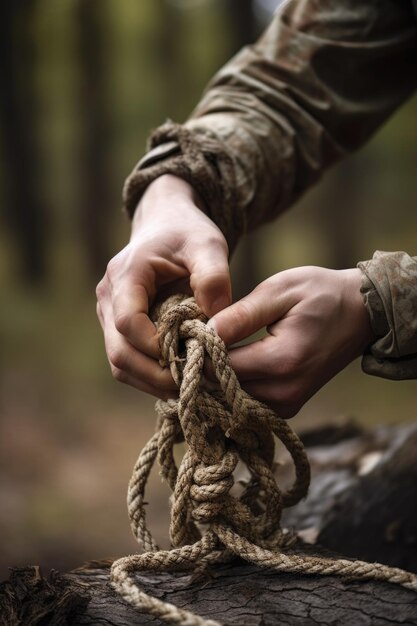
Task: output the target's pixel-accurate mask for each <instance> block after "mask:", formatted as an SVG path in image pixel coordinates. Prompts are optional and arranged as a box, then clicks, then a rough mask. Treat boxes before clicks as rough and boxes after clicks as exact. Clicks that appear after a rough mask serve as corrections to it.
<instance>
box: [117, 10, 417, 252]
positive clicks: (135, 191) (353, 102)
mask: <svg viewBox="0 0 417 626" xmlns="http://www.w3.org/2000/svg"><path fill="white" fill-rule="evenodd" d="M415 53H416V22H415V17H414V15H413V13H412V6H411V2H406V1H403V2H392V1H391V0H384V1H383V2H382V3H381V2H380V1H379V0H378V2H377V1H376V0H374V1H370V2H367V3H364V4H363V5H360V4H359V3H357V2H356V1H355V2H354V1H353V0H339V2H338V3H336V2H334V0H331V1H330V0H323V1H322V2H320V3H312V2H307V0H298V1H297V0H293V1H292V2H289V3H287V4H286V5H285V8H284V9H283V10H281V11H280V12H279V13H278V14H277V15H276V17H275V18H274V21H273V22H272V24H271V26H270V27H269V29H268V30H267V31H266V33H265V34H264V36H263V37H262V38H261V39H260V40H259V42H258V43H257V44H256V45H255V46H252V47H249V48H245V49H244V50H242V51H241V52H240V53H239V54H238V55H237V56H236V57H235V58H234V59H232V60H231V61H230V62H229V63H228V64H227V65H226V66H225V67H224V68H223V69H222V70H221V71H220V72H219V73H218V74H217V76H216V77H215V78H214V79H213V81H212V83H211V84H210V85H209V87H208V90H207V91H206V93H205V95H204V97H203V98H202V100H201V102H200V103H199V105H198V106H197V108H196V109H195V111H194V113H193V114H192V116H191V117H190V119H189V120H188V122H187V123H186V124H185V125H183V126H175V125H172V126H168V127H167V126H165V127H161V129H158V131H156V134H154V135H153V137H152V140H151V145H150V147H151V148H153V150H151V152H150V153H149V154H148V155H147V156H146V157H145V159H144V160H143V161H142V162H141V163H140V164H139V167H138V168H136V169H135V170H134V172H133V173H132V175H131V176H130V177H129V179H128V181H127V184H126V188H125V200H126V205H127V208H128V210H129V212H130V213H133V211H134V209H135V206H136V203H137V200H138V198H139V197H140V194H141V192H142V190H143V188H144V187H145V186H146V184H147V183H148V182H149V180H152V179H153V178H155V177H156V176H158V175H160V174H161V173H164V172H170V173H172V174H175V175H177V176H180V177H181V178H185V179H186V180H187V181H188V182H190V183H191V184H192V185H193V186H195V187H196V189H197V190H198V191H199V193H200V195H201V196H202V198H203V201H204V204H205V206H206V211H207V213H208V214H209V216H210V217H211V218H212V219H213V220H214V221H215V222H216V223H217V224H218V225H219V227H220V228H221V230H222V231H223V233H224V234H225V235H226V238H227V240H228V242H229V245H231V247H233V245H234V243H235V241H236V240H237V238H238V237H239V235H240V234H241V232H243V231H244V230H246V229H251V228H253V227H254V226H256V225H257V224H258V223H261V222H263V221H265V220H268V219H270V218H272V217H274V216H276V215H278V214H279V213H280V212H281V211H283V210H284V209H286V208H287V207H288V206H290V205H291V204H292V203H293V202H294V201H295V200H296V199H297V198H298V197H299V196H300V195H301V194H302V193H303V192H304V191H305V190H306V189H307V188H308V187H309V186H311V185H312V184H313V183H314V182H315V181H316V180H317V178H318V177H319V176H320V175H321V173H322V172H323V171H324V170H325V169H326V168H327V167H329V166H330V165H331V164H332V163H334V162H335V161H336V160H338V159H340V158H341V157H343V156H344V155H346V154H347V153H349V152H351V151H352V150H354V149H356V148H357V147H359V146H360V145H362V144H363V143H364V142H365V141H366V140H367V139H368V138H369V136H370V135H371V134H372V133H373V131H374V130H375V129H376V128H377V127H379V126H380V125H381V124H382V122H383V121H384V120H385V119H386V118H387V117H388V116H389V115H390V114H391V112H392V111H393V110H394V109H395V108H396V107H398V106H399V104H400V103H401V102H402V101H403V100H404V99H405V98H406V97H407V96H408V95H409V94H410V93H411V92H412V91H413V89H414V88H415V84H416V73H415V60H414V59H415ZM156 146H158V147H157V148H156V150H155V147H156Z"/></svg>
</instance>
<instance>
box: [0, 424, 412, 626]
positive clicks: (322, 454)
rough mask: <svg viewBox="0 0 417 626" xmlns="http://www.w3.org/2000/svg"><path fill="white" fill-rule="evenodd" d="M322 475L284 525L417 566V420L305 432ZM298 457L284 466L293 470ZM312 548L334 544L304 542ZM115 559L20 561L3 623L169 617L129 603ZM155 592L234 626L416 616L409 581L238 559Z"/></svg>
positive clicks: (148, 582) (341, 547) (0, 610)
mask: <svg viewBox="0 0 417 626" xmlns="http://www.w3.org/2000/svg"><path fill="white" fill-rule="evenodd" d="M303 439H304V442H305V444H306V446H307V448H308V451H309V456H310V460H311V465H312V470H313V479H312V488H311V490H310V493H309V496H308V498H307V499H306V500H305V501H304V502H303V503H301V504H300V505H298V506H297V507H295V508H294V510H290V511H289V512H288V513H287V514H286V516H285V518H286V519H285V520H284V525H286V526H288V525H291V526H293V527H295V528H297V529H299V530H300V532H301V534H304V536H305V538H306V539H308V540H310V541H314V539H315V538H317V537H319V540H320V543H321V544H322V545H324V546H328V547H329V546H331V547H332V549H333V550H336V551H337V552H338V553H342V554H345V555H350V556H354V557H357V558H362V559H363V558H365V559H368V560H371V561H372V560H378V561H380V562H383V563H387V564H389V565H396V566H400V567H404V568H407V569H408V570H410V571H414V572H417V550H416V549H415V548H416V545H415V544H416V538H417V521H416V520H417V515H416V513H417V498H416V495H417V480H416V479H417V475H416V474H417V469H416V467H415V458H416V451H417V427H416V426H408V427H404V426H403V427H397V428H394V427H383V428H379V429H376V430H375V431H373V432H363V431H362V430H361V429H360V428H358V427H357V426H356V425H354V424H351V423H348V424H345V425H344V426H342V427H334V426H329V427H326V428H321V429H315V430H314V431H310V432H309V433H305V434H304V437H303ZM289 465H290V464H289V462H288V464H287V463H286V462H285V461H284V462H283V463H282V464H281V466H280V469H279V472H280V474H281V480H284V481H285V480H286V479H287V478H289V475H288V476H287V473H288V474H289ZM305 550H306V551H307V552H309V553H311V552H313V553H314V554H323V553H325V554H327V555H328V551H327V550H326V548H323V547H318V546H309V545H306V546H305ZM109 566H110V562H109V561H101V562H91V563H89V564H87V565H85V566H83V567H82V568H80V569H78V570H75V571H73V572H70V573H69V574H63V575H61V574H58V573H56V572H52V573H51V574H50V576H49V578H48V579H46V578H43V577H42V575H41V573H40V571H39V568H36V567H28V568H25V569H19V570H14V571H12V573H11V576H10V580H9V581H7V582H5V583H2V585H1V586H0V616H1V617H0V624H2V625H4V626H6V624H7V626H15V625H17V624H24V625H26V624H30V625H32V624H33V625H37V624H38V625H41V624H49V625H51V626H53V625H55V624H56V625H58V624H59V625H66V624H77V625H78V624H79V625H83V624H86V625H87V624H107V625H108V626H112V625H114V626H121V625H123V626H126V625H127V626H130V625H132V626H133V625H137V624H149V623H155V624H160V623H161V622H159V621H158V620H157V619H156V618H152V617H150V616H149V615H147V614H144V613H142V612H140V611H137V610H136V609H134V608H133V607H130V606H129V605H127V604H126V603H124V602H123V601H122V600H121V599H120V597H119V596H118V595H117V594H116V593H115V592H114V591H113V590H112V588H111V587H110V585H109V584H108V583H109ZM136 580H137V582H138V584H139V586H141V587H142V588H143V589H144V590H145V591H146V592H148V593H151V594H153V595H154V596H156V597H158V598H162V599H164V600H165V601H169V602H173V603H174V604H176V605H178V606H181V607H187V608H189V609H190V610H192V611H194V612H196V613H197V614H199V615H202V616H205V617H209V618H212V619H215V620H218V621H219V622H221V623H222V624H224V625H229V624H230V625H231V624H239V625H244V626H261V625H262V626H269V625H271V626H272V625H276V624H279V625H287V624H288V625H303V626H304V625H307V626H308V625H310V624H311V625H313V624H314V625H317V624H321V625H326V624H332V626H337V625H340V626H342V625H343V626H346V625H347V626H350V625H352V626H360V625H375V626H381V625H384V624H387V625H388V624H403V625H404V624H415V625H417V594H415V593H414V592H412V591H408V590H406V589H404V588H402V587H400V586H397V585H393V584H388V583H383V582H377V581H366V582H358V581H352V580H347V579H341V578H338V577H335V576H331V577H330V576H300V575H299V574H282V573H277V572H275V571H273V570H262V569H260V568H258V567H255V566H253V565H250V564H247V563H243V562H242V561H239V560H236V561H235V562H234V563H231V564H228V565H223V566H218V567H216V568H215V569H213V570H212V571H211V572H209V574H208V575H207V577H206V578H205V579H201V578H200V579H198V580H190V577H189V575H186V574H180V575H178V574H175V575H174V574H164V573H163V574H155V573H141V574H140V575H136Z"/></svg>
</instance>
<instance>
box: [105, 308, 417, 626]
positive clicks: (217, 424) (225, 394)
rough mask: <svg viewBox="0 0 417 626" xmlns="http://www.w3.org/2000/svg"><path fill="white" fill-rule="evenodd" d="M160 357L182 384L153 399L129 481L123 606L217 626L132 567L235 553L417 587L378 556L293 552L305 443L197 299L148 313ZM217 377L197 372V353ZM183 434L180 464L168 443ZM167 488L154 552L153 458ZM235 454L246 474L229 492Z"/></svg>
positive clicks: (194, 562) (199, 564)
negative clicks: (246, 384)
mask: <svg viewBox="0 0 417 626" xmlns="http://www.w3.org/2000/svg"><path fill="white" fill-rule="evenodd" d="M154 321H155V323H156V324H157V326H158V332H159V335H160V345H161V353H162V359H161V364H162V365H164V366H169V367H170V369H171V373H172V376H173V378H174V380H175V382H176V384H177V386H178V388H179V399H178V400H168V402H163V401H161V400H158V401H157V403H156V411H157V413H158V422H157V428H156V432H155V434H154V435H153V437H152V438H151V439H150V440H149V442H148V443H147V444H146V446H145V447H144V449H143V450H142V452H141V453H140V455H139V458H138V460H137V462H136V465H135V467H134V470H133V475H132V478H131V480H130V483H129V489H128V510H129V516H130V520H131V527H132V531H133V533H134V535H135V537H136V538H137V540H138V542H139V543H140V544H141V545H142V547H143V550H144V552H143V553H142V554H135V555H132V556H127V557H125V558H122V559H119V560H118V561H115V562H114V563H113V566H112V568H111V582H112V585H113V587H114V588H115V590H116V591H117V592H118V593H119V594H120V595H121V596H122V597H123V598H124V599H125V600H126V601H127V602H129V603H130V604H132V605H133V606H135V607H137V608H138V609H141V610H143V611H146V612H147V613H149V614H151V615H154V616H156V617H159V618H160V619H162V620H164V621H165V622H166V623H168V624H178V625H181V626H220V625H219V623H218V622H215V621H213V620H207V619H203V618H201V617H199V616H197V615H194V614H193V613H191V612H189V611H187V610H184V609H180V608H178V607H176V606H174V605H172V604H169V603H166V602H162V601H161V600H158V599H157V598H154V597H152V596H150V595H148V594H146V593H145V592H144V591H142V590H141V589H140V588H139V587H138V586H137V584H136V582H135V580H134V578H133V577H132V575H133V574H134V573H135V572H137V571H144V570H154V571H173V570H192V571H193V572H194V573H195V574H199V573H201V572H203V571H204V570H205V568H207V567H208V566H209V565H212V564H214V563H220V562H227V561H229V560H231V559H232V558H234V557H235V556H239V557H241V558H243V559H245V560H246V561H249V562H251V563H255V564H257V565H259V566H261V567H268V568H273V569H275V570H277V571H280V572H292V573H296V572H297V573H300V574H316V575H317V574H319V575H338V576H343V577H348V578H349V579H370V580H384V581H387V582H391V583H396V584H399V585H402V586H403V587H406V588H407V589H412V590H413V591H416V592H417V575H415V574H412V573H409V572H406V571H403V570H401V569H398V568H394V567H388V566H386V565H382V564H379V563H366V562H363V561H351V560H348V559H332V558H326V557H321V556H311V555H307V554H302V553H300V549H299V547H298V546H296V545H295V544H296V543H298V542H299V540H298V538H297V536H296V535H295V534H294V533H291V532H289V531H287V530H285V529H282V528H281V526H280V519H281V514H282V511H283V509H285V508H286V507H289V506H293V505H294V504H296V503H297V502H299V501H300V500H301V499H302V498H303V497H304V496H305V495H306V494H307V490H308V487H309V482H310V466H309V462H308V458H307V455H306V452H305V450H304V447H303V444H302V443H301V441H300V439H299V438H298V437H297V435H296V434H295V433H294V432H293V431H292V429H291V427H290V426H289V424H288V422H286V421H285V420H283V419H281V418H279V417H278V416H277V415H276V414H275V413H274V412H273V411H272V410H271V409H269V408H268V407H267V406H265V405H264V404H262V403H261V402H258V401H257V400H255V399H253V398H252V397H251V396H249V395H248V394H247V393H245V392H244V391H243V390H242V388H241V387H240V385H239V382H238V380H237V378H236V375H235V373H234V371H233V369H232V367H231V363H230V359H229V356H228V353H227V350H226V346H225V345H224V343H223V341H222V340H221V339H220V337H219V336H218V335H217V334H216V333H215V332H214V330H213V329H211V328H208V327H207V326H206V322H207V318H205V317H204V315H203V314H202V312H201V310H200V309H199V308H198V306H197V304H196V302H195V300H194V299H193V298H189V297H186V296H173V297H171V298H169V299H168V300H167V301H165V302H164V303H163V304H161V305H159V307H158V308H156V310H155V311H154ZM206 358H208V359H210V360H211V363H212V365H213V368H214V372H215V375H216V378H217V381H218V384H216V385H213V384H210V383H209V382H208V381H206V380H205V378H204V373H203V367H204V360H205V359H206ZM274 436H275V437H277V438H278V439H279V440H280V441H281V442H282V443H283V444H284V446H285V447H286V448H287V450H288V451H289V453H290V454H291V457H292V460H293V463H294V467H295V480H294V483H293V485H292V486H291V487H290V489H288V490H287V491H284V492H283V491H281V489H280V488H279V487H278V485H277V483H276V480H275V477H274V474H273V461H274V451H275V439H274ZM184 441H185V444H186V446H185V447H186V451H185V453H184V456H183V458H182V461H181V463H180V465H179V467H177V465H176V462H175V459H174V452H173V450H174V446H175V445H176V444H180V443H182V442H184ZM156 461H157V462H158V464H159V466H160V474H161V475H162V477H163V479H165V480H166V482H167V483H168V485H169V486H170V488H171V490H172V491H173V503H172V509H171V522H170V527H169V534H170V540H171V544H172V549H171V550H159V548H158V546H157V544H156V543H155V541H154V539H153V537H152V534H151V532H150V531H149V529H148V527H147V525H146V512H145V504H146V503H145V499H144V494H145V487H146V484H147V481H148V477H149V474H150V471H151V469H152V467H153V465H154V463H155V462H156ZM238 462H243V463H244V464H245V465H246V467H247V468H248V470H249V473H250V476H251V478H250V480H249V482H248V484H246V485H245V486H244V488H243V491H242V493H241V494H240V495H235V494H234V493H232V487H233V485H234V478H233V472H234V470H235V469H236V466H237V464H238Z"/></svg>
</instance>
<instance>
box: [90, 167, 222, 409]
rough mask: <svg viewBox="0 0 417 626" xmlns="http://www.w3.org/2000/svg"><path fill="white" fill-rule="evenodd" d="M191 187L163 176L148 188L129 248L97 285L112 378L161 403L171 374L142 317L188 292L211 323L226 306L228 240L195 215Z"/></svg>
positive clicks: (172, 390) (172, 392)
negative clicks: (161, 300)
mask: <svg viewBox="0 0 417 626" xmlns="http://www.w3.org/2000/svg"><path fill="white" fill-rule="evenodd" d="M199 206H201V203H200V201H199V199H198V197H197V196H196V194H195V192H194V190H193V188H192V187H191V186H190V185H189V184H188V183H186V182H185V181H184V180H182V179H180V178H176V177H174V176H171V175H166V176H161V177H160V178H158V179H156V180H155V181H154V182H153V183H152V184H151V185H149V187H148V188H147V190H146V192H145V194H144V195H143V197H142V199H141V201H140V203H139V205H138V207H137V209H136V212H135V215H134V218H133V224H132V236H131V240H130V243H129V244H128V245H127V246H126V247H125V248H124V249H123V250H122V251H121V252H119V254H117V255H116V256H115V257H114V258H113V259H112V260H111V261H110V263H109V265H108V268H107V272H106V274H105V276H104V278H103V279H102V280H101V282H100V283H99V285H98V286H97V300H98V303H97V314H98V317H99V320H100V323H101V326H102V328H103V331H104V340H105V346H106V352H107V357H108V360H109V362H110V367H111V371H112V374H113V376H114V377H115V378H116V379H117V380H120V381H121V382H124V383H127V384H129V385H132V386H133V387H136V388H138V389H140V390H142V391H145V392H147V393H150V394H153V395H155V396H157V397H159V398H163V399H167V398H169V397H175V396H176V395H177V394H176V386H175V384H174V382H173V380H172V377H171V374H170V372H169V369H167V368H162V367H161V366H160V365H159V363H158V358H159V345H158V337H157V332H156V328H155V326H154V324H153V323H152V322H151V320H150V319H149V316H148V313H149V308H150V306H151V305H152V302H153V301H154V300H155V298H156V297H157V296H162V295H165V294H166V295H168V293H173V292H174V293H176V292H181V291H182V292H185V291H187V290H191V291H192V293H193V294H194V296H195V297H196V300H197V302H198V304H199V305H200V307H201V308H202V310H203V312H204V313H205V314H206V315H207V316H208V317H211V316H212V315H214V314H215V313H217V312H218V311H220V310H221V309H222V308H224V307H226V306H228V305H229V304H230V303H231V286H230V275H229V264H228V248H227V243H226V240H225V238H224V236H223V234H222V233H221V231H220V230H219V229H218V227H217V226H216V225H215V224H214V223H213V222H212V221H211V220H210V219H209V218H208V217H207V215H205V214H204V213H203V211H202V210H200V208H199Z"/></svg>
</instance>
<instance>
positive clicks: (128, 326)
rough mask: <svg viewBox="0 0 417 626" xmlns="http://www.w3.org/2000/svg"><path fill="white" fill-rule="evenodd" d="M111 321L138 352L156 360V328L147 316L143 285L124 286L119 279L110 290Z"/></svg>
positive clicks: (146, 302) (147, 303)
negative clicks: (112, 320)
mask: <svg viewBox="0 0 417 626" xmlns="http://www.w3.org/2000/svg"><path fill="white" fill-rule="evenodd" d="M111 297H112V307H113V313H112V315H113V319H114V324H115V327H116V329H117V331H118V332H119V333H120V334H121V335H123V336H124V337H126V339H127V340H128V341H129V343H130V344H131V345H132V346H134V347H135V348H136V349H137V350H139V351H140V352H142V353H144V354H147V355H148V356H150V357H152V358H154V359H158V358H159V355H160V350H159V343H158V336H157V332H156V327H155V325H154V324H153V323H152V321H151V320H150V318H149V316H148V312H149V294H148V292H147V290H146V288H145V287H144V286H143V285H140V284H136V285H132V284H129V285H127V284H126V281H123V280H122V279H120V280H119V281H118V282H117V283H116V284H114V285H112V290H111Z"/></svg>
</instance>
